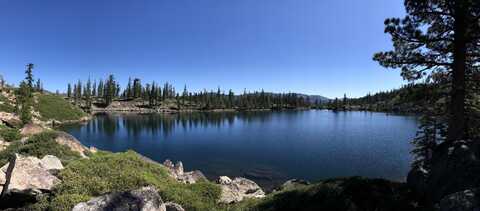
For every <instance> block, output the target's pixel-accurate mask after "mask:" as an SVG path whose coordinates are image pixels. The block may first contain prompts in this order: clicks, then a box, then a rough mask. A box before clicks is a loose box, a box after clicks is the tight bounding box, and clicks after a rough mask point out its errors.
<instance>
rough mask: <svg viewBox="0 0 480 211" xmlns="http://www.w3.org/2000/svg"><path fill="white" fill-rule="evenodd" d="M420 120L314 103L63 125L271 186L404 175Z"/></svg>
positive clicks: (107, 146)
mask: <svg viewBox="0 0 480 211" xmlns="http://www.w3.org/2000/svg"><path fill="white" fill-rule="evenodd" d="M416 127H417V120H416V118H415V117H412V116H401V115H392V114H386V113H373V112H332V111H323V110H310V111H285V112H245V113H233V112H232V113H189V114H176V115H161V114H147V115H145V114H108V115H97V116H96V117H95V118H94V119H93V120H91V121H90V122H88V123H87V124H84V125H69V126H64V127H63V128H62V129H63V130H65V131H67V132H69V133H71V134H72V135H74V136H75V137H76V138H78V139H79V140H80V141H81V142H82V143H83V144H85V145H87V146H94V147H97V148H99V149H101V150H108V151H114V152H120V151H125V150H128V149H132V150H134V151H136V152H138V153H141V154H142V155H145V156H147V157H149V158H151V159H153V160H155V161H158V162H163V161H164V160H165V159H171V160H173V161H182V162H183V163H184V166H185V168H186V169H187V170H193V169H199V170H201V171H202V172H203V173H204V174H205V175H206V176H207V177H208V178H210V179H215V178H216V177H217V176H221V175H227V176H243V177H247V178H250V179H253V180H254V181H256V182H257V183H259V184H260V185H261V186H263V187H265V188H271V187H273V186H275V185H278V184H280V183H282V182H284V181H285V180H287V179H290V178H298V179H306V180H311V181H315V180H320V179H325V178H331V177H345V176H353V175H359V176H365V177H375V178H378V177H380V178H387V179H393V180H400V181H402V180H405V177H406V174H407V171H408V168H409V165H410V161H411V159H412V158H411V155H410V154H409V151H410V150H411V147H412V146H411V144H410V143H409V141H410V140H411V139H412V138H413V137H414V136H415V132H416Z"/></svg>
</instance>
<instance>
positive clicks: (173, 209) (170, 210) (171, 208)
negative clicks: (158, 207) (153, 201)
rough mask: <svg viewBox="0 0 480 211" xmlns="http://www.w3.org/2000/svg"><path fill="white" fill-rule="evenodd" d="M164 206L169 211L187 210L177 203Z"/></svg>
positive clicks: (168, 203)
mask: <svg viewBox="0 0 480 211" xmlns="http://www.w3.org/2000/svg"><path fill="white" fill-rule="evenodd" d="M164 205H165V209H166V210H167V211H185V209H183V207H182V206H180V205H179V204H177V203H173V202H167V203H165V204H164Z"/></svg>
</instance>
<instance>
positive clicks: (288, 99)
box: [66, 75, 318, 109]
mask: <svg viewBox="0 0 480 211" xmlns="http://www.w3.org/2000/svg"><path fill="white" fill-rule="evenodd" d="M66 95H67V98H69V99H71V100H72V101H73V102H74V103H75V104H77V105H80V106H82V107H87V108H89V107H91V105H92V104H93V103H95V104H97V105H103V106H108V105H110V104H111V103H112V102H113V100H122V101H130V100H137V101H141V102H145V104H144V105H145V106H147V107H155V106H158V105H161V104H162V103H163V102H165V103H167V101H168V103H174V104H175V105H176V107H177V108H192V109H289V108H300V107H310V106H313V105H314V104H315V102H311V101H310V99H309V97H308V96H306V97H305V96H301V95H299V94H296V93H284V94H275V93H267V92H265V91H263V90H262V91H255V92H247V91H246V90H245V91H244V93H243V94H240V95H235V93H234V92H233V91H232V90H229V91H228V92H227V93H225V91H223V90H221V89H220V88H218V89H217V90H216V91H213V90H211V91H207V90H203V91H199V92H191V91H188V90H187V86H186V85H185V86H184V88H183V90H182V91H181V92H178V91H176V89H175V87H173V85H172V84H170V83H168V82H167V83H164V84H163V85H162V84H160V83H157V82H155V81H153V82H152V83H146V84H142V82H141V80H140V79H139V78H135V79H133V80H132V79H131V78H129V80H128V83H127V85H126V87H125V88H124V89H122V88H121V87H120V83H118V82H117V81H116V80H115V77H114V76H113V75H110V76H109V77H108V78H107V79H106V80H99V81H98V83H97V81H93V82H92V81H91V80H90V79H88V80H87V82H85V83H84V82H82V81H80V80H79V81H78V82H77V83H75V84H73V86H72V84H70V83H69V84H68V86H67V93H66ZM317 103H318V102H317Z"/></svg>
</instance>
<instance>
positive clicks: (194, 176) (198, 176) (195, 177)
mask: <svg viewBox="0 0 480 211" xmlns="http://www.w3.org/2000/svg"><path fill="white" fill-rule="evenodd" d="M177 180H178V181H180V182H183V183H185V184H194V183H197V182H199V181H202V180H207V177H205V175H203V173H202V172H201V171H199V170H195V171H189V172H185V173H183V174H181V175H178V176H177Z"/></svg>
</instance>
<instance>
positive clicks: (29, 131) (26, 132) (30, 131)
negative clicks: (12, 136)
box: [20, 124, 46, 136]
mask: <svg viewBox="0 0 480 211" xmlns="http://www.w3.org/2000/svg"><path fill="white" fill-rule="evenodd" d="M45 130H46V129H45V128H43V127H42V126H40V125H36V124H26V125H24V126H23V128H22V129H21V130H20V134H21V135H22V136H32V135H35V134H39V133H41V132H43V131H45Z"/></svg>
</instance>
